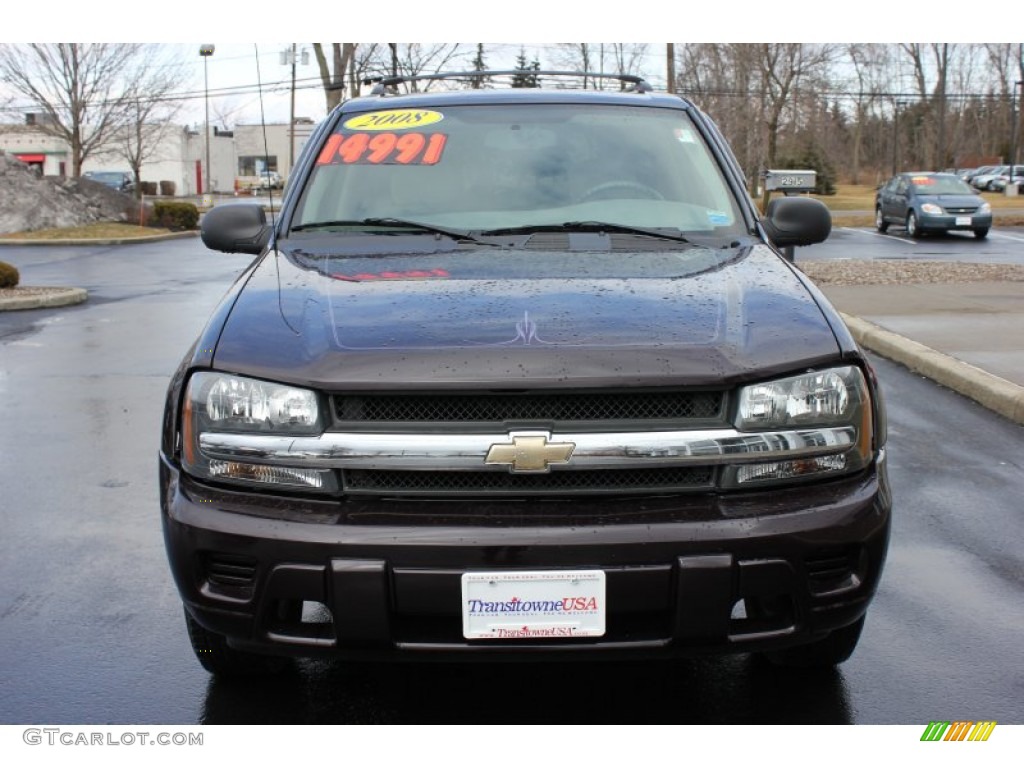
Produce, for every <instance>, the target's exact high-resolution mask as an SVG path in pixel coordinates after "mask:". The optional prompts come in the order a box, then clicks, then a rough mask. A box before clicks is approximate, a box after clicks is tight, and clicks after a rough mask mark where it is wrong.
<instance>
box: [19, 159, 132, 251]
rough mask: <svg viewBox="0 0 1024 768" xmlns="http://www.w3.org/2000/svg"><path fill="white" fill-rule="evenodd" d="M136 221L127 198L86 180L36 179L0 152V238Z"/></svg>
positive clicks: (20, 165) (33, 173) (28, 171)
mask: <svg viewBox="0 0 1024 768" xmlns="http://www.w3.org/2000/svg"><path fill="white" fill-rule="evenodd" d="M137 220H138V207H137V204H136V202H135V200H133V199H132V198H131V197H129V196H128V195H124V194H121V193H120V192H115V191H114V190H112V189H110V188H109V187H105V186H104V185H102V184H99V183H97V182H95V181H90V180H89V179H60V178H56V177H52V176H44V177H40V176H37V175H36V173H35V172H34V171H33V170H32V169H31V168H29V166H27V165H25V164H24V163H22V162H21V161H20V160H18V159H16V158H14V157H11V156H10V155H6V154H4V153H3V152H0V235H2V234H13V233H14V232H27V231H33V230H38V229H51V228H59V227H77V226H81V225H83V224H91V223H92V222H96V221H124V222H128V221H137Z"/></svg>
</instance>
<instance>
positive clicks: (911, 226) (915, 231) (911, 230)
mask: <svg viewBox="0 0 1024 768" xmlns="http://www.w3.org/2000/svg"><path fill="white" fill-rule="evenodd" d="M907 235H908V236H909V237H920V236H921V227H920V226H919V225H918V223H917V214H916V213H914V212H913V211H911V212H910V213H908V214H907Z"/></svg>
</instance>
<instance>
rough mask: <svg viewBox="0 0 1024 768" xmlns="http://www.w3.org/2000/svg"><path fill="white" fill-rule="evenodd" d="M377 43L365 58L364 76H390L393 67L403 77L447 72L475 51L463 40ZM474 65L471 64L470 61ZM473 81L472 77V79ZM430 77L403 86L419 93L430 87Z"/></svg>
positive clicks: (408, 90) (431, 83) (431, 82)
mask: <svg viewBox="0 0 1024 768" xmlns="http://www.w3.org/2000/svg"><path fill="white" fill-rule="evenodd" d="M393 45H394V47H393V48H392V44H388V45H379V44H378V45H377V46H376V48H375V49H374V51H373V55H372V56H371V57H369V59H368V60H367V62H366V67H365V70H364V77H390V76H391V74H392V71H393V70H396V71H397V74H398V75H400V76H402V77H423V76H425V75H426V76H429V75H432V74H438V73H441V72H446V71H448V70H450V69H452V67H453V64H454V63H455V62H460V63H461V62H462V61H464V60H465V61H467V63H468V58H469V57H472V56H473V54H474V53H475V49H474V50H473V51H471V50H470V49H469V48H467V47H464V46H462V45H461V44H460V43H394V44H393ZM470 68H471V65H470ZM470 83H471V81H470ZM433 85H434V82H433V81H431V80H430V79H427V80H426V81H425V82H424V81H422V80H417V81H412V82H409V83H404V84H403V90H405V91H407V92H412V93H416V92H418V91H426V90H429V89H430V88H431V87H432V86H433Z"/></svg>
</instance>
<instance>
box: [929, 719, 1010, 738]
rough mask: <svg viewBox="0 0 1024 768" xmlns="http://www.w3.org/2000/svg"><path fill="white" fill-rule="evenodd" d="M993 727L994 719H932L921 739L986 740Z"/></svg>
mask: <svg viewBox="0 0 1024 768" xmlns="http://www.w3.org/2000/svg"><path fill="white" fill-rule="evenodd" d="M995 727H996V721H995V720H979V721H978V722H974V721H973V720H955V721H952V722H950V721H949V720H932V721H931V722H930V723H928V726H927V727H926V728H925V729H924V733H923V734H922V735H921V741H988V737H989V736H991V735H992V731H994V730H995Z"/></svg>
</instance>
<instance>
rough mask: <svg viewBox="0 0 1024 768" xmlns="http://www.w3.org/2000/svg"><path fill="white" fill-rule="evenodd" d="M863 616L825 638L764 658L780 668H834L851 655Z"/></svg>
mask: <svg viewBox="0 0 1024 768" xmlns="http://www.w3.org/2000/svg"><path fill="white" fill-rule="evenodd" d="M864 618H865V617H864V616H861V617H860V618H859V619H858V620H857V621H855V622H854V623H853V624H850V625H849V626H848V627H841V628H839V629H836V630H833V631H832V632H831V633H830V634H829V635H828V636H827V637H823V638H822V639H821V640H816V641H815V642H813V643H808V644H807V645H799V646H796V647H795V648H786V649H784V650H781V651H767V652H765V654H764V656H765V658H767V659H768V660H769V661H770V662H771V663H772V664H775V665H777V666H780V667H834V666H836V665H837V664H842V663H843V662H844V661H846V660H847V659H849V658H850V656H852V655H853V652H854V650H855V649H856V648H857V641H858V640H860V633H861V630H863V629H864Z"/></svg>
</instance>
